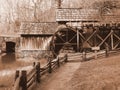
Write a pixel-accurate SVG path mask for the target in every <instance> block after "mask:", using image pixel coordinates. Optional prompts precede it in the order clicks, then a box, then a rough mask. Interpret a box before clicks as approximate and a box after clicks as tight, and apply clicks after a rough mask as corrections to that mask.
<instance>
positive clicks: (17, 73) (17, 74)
mask: <svg viewBox="0 0 120 90" xmlns="http://www.w3.org/2000/svg"><path fill="white" fill-rule="evenodd" d="M19 74H20V72H19V71H18V70H16V73H15V81H16V79H17V78H18V77H19Z"/></svg>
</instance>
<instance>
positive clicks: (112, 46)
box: [110, 30, 114, 50]
mask: <svg viewBox="0 0 120 90" xmlns="http://www.w3.org/2000/svg"><path fill="white" fill-rule="evenodd" d="M110 38H111V48H112V50H113V49H114V41H113V30H111V36H110Z"/></svg>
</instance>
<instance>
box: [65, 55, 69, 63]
mask: <svg viewBox="0 0 120 90" xmlns="http://www.w3.org/2000/svg"><path fill="white" fill-rule="evenodd" d="M65 62H68V55H67V54H65Z"/></svg>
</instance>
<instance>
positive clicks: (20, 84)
mask: <svg viewBox="0 0 120 90" xmlns="http://www.w3.org/2000/svg"><path fill="white" fill-rule="evenodd" d="M63 62H67V54H65V55H64V57H57V58H56V59H54V60H51V59H49V61H48V63H47V64H46V65H45V66H44V67H41V66H40V62H33V68H32V69H31V70H30V71H29V72H28V71H27V70H22V71H19V70H16V74H15V82H14V86H13V89H12V90H28V89H29V88H30V87H32V86H33V85H34V84H35V83H40V81H41V77H42V76H43V75H45V74H46V73H47V72H48V73H52V70H53V69H55V68H56V67H60V64H61V63H63Z"/></svg>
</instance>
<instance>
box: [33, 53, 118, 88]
mask: <svg viewBox="0 0 120 90" xmlns="http://www.w3.org/2000/svg"><path fill="white" fill-rule="evenodd" d="M34 90H120V56H119V55H118V56H112V57H108V58H104V59H97V60H91V61H86V62H68V63H66V64H64V65H63V66H61V67H60V68H58V69H57V70H56V71H55V72H54V73H52V74H50V75H48V76H47V77H45V78H44V79H43V80H42V81H41V83H40V84H37V86H36V89H35V88H34Z"/></svg>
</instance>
